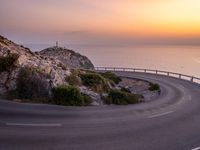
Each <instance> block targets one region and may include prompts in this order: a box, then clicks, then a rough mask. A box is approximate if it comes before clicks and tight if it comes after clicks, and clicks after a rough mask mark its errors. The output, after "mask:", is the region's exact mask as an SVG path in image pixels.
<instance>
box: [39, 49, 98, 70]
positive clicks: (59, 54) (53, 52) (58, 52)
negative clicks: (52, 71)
mask: <svg viewBox="0 0 200 150" xmlns="http://www.w3.org/2000/svg"><path fill="white" fill-rule="evenodd" d="M39 54H40V55H43V56H46V57H50V58H55V59H58V60H60V61H61V62H63V63H64V64H66V65H67V66H69V67H70V68H79V69H94V65H93V64H92V62H91V61H90V60H89V59H88V58H87V57H86V56H83V55H81V54H79V53H77V52H74V51H72V50H69V49H66V48H63V47H57V46H55V47H50V48H47V49H44V50H42V51H40V52H39Z"/></svg>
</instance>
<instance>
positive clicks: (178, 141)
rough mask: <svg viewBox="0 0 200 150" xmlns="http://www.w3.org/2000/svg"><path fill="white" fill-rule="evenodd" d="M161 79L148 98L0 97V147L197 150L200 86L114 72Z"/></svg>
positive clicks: (7, 149)
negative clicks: (70, 100)
mask: <svg viewBox="0 0 200 150" xmlns="http://www.w3.org/2000/svg"><path fill="white" fill-rule="evenodd" d="M118 74H119V75H121V76H126V77H131V78H141V79H145V80H148V81H151V82H156V83H158V84H160V86H161V89H162V92H161V95H160V96H159V97H157V98H156V99H154V100H152V101H151V102H147V103H141V104H136V105H129V106H101V107H63V106H54V105H41V104H18V103H14V102H9V101H5V100H0V150H193V149H194V150H195V149H198V147H199V146H200V86H199V85H196V84H193V83H191V82H188V81H185V80H180V79H176V78H172V77H167V76H161V75H152V74H145V73H131V72H118Z"/></svg>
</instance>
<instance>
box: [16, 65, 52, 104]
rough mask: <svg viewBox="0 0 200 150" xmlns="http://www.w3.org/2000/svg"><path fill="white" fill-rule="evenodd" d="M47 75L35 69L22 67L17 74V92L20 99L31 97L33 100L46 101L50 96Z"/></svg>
mask: <svg viewBox="0 0 200 150" xmlns="http://www.w3.org/2000/svg"><path fill="white" fill-rule="evenodd" d="M47 77H48V76H47V75H46V74H44V73H43V72H41V71H39V70H37V69H35V68H29V67H24V68H21V69H20V71H19V74H18V76H17V82H16V86H17V88H16V92H15V94H16V95H17V97H18V98H20V99H31V100H33V102H46V101H48V98H49V84H48V82H47V81H46V79H47Z"/></svg>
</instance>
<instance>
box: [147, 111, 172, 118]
mask: <svg viewBox="0 0 200 150" xmlns="http://www.w3.org/2000/svg"><path fill="white" fill-rule="evenodd" d="M173 112H174V111H168V112H164V113H161V114H155V115H152V116H148V118H150V119H151V118H156V117H161V116H165V115H168V114H171V113H173Z"/></svg>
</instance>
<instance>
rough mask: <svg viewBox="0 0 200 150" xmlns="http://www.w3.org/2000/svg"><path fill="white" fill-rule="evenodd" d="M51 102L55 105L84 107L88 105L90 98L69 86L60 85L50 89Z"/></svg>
mask: <svg viewBox="0 0 200 150" xmlns="http://www.w3.org/2000/svg"><path fill="white" fill-rule="evenodd" d="M52 101H53V103H54V104H57V105H65V106H86V105H90V103H91V101H92V100H91V98H90V97H89V96H87V95H84V94H81V92H80V90H79V89H78V88H77V87H75V86H71V85H68V86H67V85H62V86H58V87H56V88H54V89H52Z"/></svg>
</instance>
